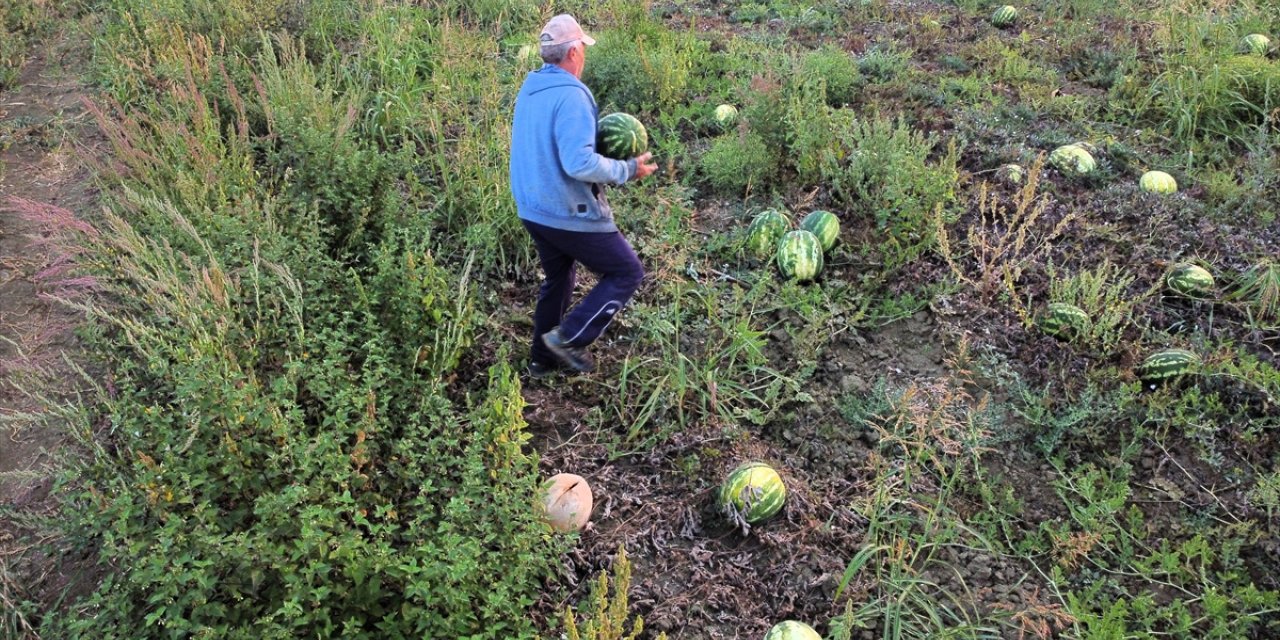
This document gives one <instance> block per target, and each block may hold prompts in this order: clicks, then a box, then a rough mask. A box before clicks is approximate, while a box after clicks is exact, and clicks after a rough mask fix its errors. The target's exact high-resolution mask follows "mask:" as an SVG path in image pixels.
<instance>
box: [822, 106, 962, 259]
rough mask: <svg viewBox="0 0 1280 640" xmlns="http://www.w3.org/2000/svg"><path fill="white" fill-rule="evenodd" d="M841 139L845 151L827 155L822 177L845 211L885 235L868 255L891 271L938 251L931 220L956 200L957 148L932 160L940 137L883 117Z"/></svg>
mask: <svg viewBox="0 0 1280 640" xmlns="http://www.w3.org/2000/svg"><path fill="white" fill-rule="evenodd" d="M835 135H836V136H837V138H836V139H838V140H840V141H841V143H842V146H841V147H840V148H839V149H838V150H837V151H835V152H827V153H824V154H823V156H822V162H821V165H820V169H819V173H820V175H821V176H822V179H823V182H824V183H825V184H827V185H829V188H830V189H831V193H832V197H833V198H834V199H835V201H836V202H837V203H838V204H839V205H840V206H843V207H846V208H847V209H849V210H850V211H851V212H855V213H857V214H860V215H863V216H866V217H868V218H871V219H873V220H875V222H876V225H877V229H878V230H879V231H880V232H881V234H880V237H878V238H876V242H875V243H874V244H875V247H874V248H872V247H867V248H866V250H867V251H868V252H874V253H877V254H879V258H880V259H881V261H882V263H883V265H884V267H885V269H888V270H891V269H894V268H897V267H900V266H902V265H904V264H906V263H908V262H910V261H911V260H914V259H915V258H916V257H918V256H920V255H921V254H922V253H924V252H926V251H928V250H930V249H932V248H933V246H934V242H935V229H934V225H933V224H931V222H932V221H931V220H930V215H931V214H932V213H934V212H935V211H937V212H939V215H941V213H940V212H941V211H943V210H944V207H945V206H946V205H948V204H950V203H951V201H952V200H953V199H954V197H955V192H954V190H955V181H956V163H957V161H958V151H957V150H956V147H955V146H954V144H952V145H949V146H948V148H947V151H946V153H945V154H943V155H942V156H941V157H939V158H937V159H936V160H935V159H932V154H933V151H934V148H935V147H936V146H937V144H938V142H939V140H938V138H937V137H936V136H933V135H926V134H924V133H922V132H920V131H916V130H913V129H912V128H911V127H910V126H908V125H907V124H906V122H904V121H903V120H901V119H898V120H893V119H886V118H880V117H872V118H866V119H859V120H856V121H853V122H850V123H847V124H846V128H845V129H844V130H840V131H836V132H835Z"/></svg>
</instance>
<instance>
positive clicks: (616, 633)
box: [564, 546, 667, 640]
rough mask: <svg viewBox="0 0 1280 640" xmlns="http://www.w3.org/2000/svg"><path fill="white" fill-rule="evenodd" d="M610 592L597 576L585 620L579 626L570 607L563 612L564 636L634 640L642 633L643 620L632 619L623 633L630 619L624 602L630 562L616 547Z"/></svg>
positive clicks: (606, 580) (606, 579) (607, 582)
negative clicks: (628, 629)
mask: <svg viewBox="0 0 1280 640" xmlns="http://www.w3.org/2000/svg"><path fill="white" fill-rule="evenodd" d="M612 583H613V585H612V586H613V589H612V593H611V592H610V588H609V587H610V580H609V575H608V574H607V573H605V572H601V573H600V577H599V579H598V580H597V581H596V582H595V583H594V584H593V585H592V589H591V596H590V598H589V600H590V602H589V604H588V605H587V606H588V612H589V615H588V617H587V618H586V619H585V620H584V621H583V623H582V625H581V626H579V624H578V621H577V618H578V614H577V613H575V612H574V610H573V608H572V607H566V608H565V610H564V627H565V635H566V636H567V637H568V638H569V640H636V638H638V637H640V634H641V632H643V631H644V620H643V619H641V618H636V619H634V620H632V621H631V631H630V632H627V631H626V627H627V619H628V618H629V617H630V612H629V611H628V602H629V600H630V595H629V592H630V590H631V560H630V559H628V558H627V550H626V549H625V548H623V547H621V546H619V547H618V555H617V556H616V557H615V558H614V561H613V581H612ZM666 637H667V634H665V633H662V634H659V635H658V640H665V639H666Z"/></svg>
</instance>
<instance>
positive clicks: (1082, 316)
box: [1040, 302, 1093, 340]
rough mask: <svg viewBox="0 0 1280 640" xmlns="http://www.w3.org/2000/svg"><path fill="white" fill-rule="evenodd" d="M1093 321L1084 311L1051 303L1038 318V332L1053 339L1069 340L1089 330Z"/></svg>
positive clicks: (1061, 303)
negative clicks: (1042, 332)
mask: <svg viewBox="0 0 1280 640" xmlns="http://www.w3.org/2000/svg"><path fill="white" fill-rule="evenodd" d="M1092 323H1093V320H1091V319H1090V318H1089V314H1088V313H1085V311H1084V309H1081V308H1080V307H1077V306H1075V305H1072V304H1066V303H1063V302H1052V303H1050V304H1049V308H1048V309H1047V310H1046V311H1045V314H1044V316H1043V317H1041V318H1040V330H1041V331H1044V332H1045V333H1047V334H1049V335H1051V336H1053V337H1055V338H1063V339H1067V340H1069V339H1071V338H1074V337H1076V336H1079V335H1081V334H1083V333H1084V332H1086V331H1088V330H1089V325H1090V324H1092Z"/></svg>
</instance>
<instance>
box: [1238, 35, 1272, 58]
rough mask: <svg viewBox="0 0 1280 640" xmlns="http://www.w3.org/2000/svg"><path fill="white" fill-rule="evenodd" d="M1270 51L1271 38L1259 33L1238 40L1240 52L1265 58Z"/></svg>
mask: <svg viewBox="0 0 1280 640" xmlns="http://www.w3.org/2000/svg"><path fill="white" fill-rule="evenodd" d="M1270 50H1271V38H1268V37H1267V36H1264V35H1262V34H1261V33H1251V34H1249V35H1247V36H1245V37H1244V38H1242V39H1241V40H1240V51H1242V52H1243V53H1249V54H1252V55H1255V56H1265V55H1267V52H1268V51H1270Z"/></svg>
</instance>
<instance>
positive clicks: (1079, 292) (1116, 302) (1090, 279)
mask: <svg viewBox="0 0 1280 640" xmlns="http://www.w3.org/2000/svg"><path fill="white" fill-rule="evenodd" d="M1047 272H1048V275H1049V301H1050V302H1061V303H1066V304H1070V305H1074V306H1076V307H1079V308H1080V309H1082V310H1083V311H1084V312H1085V313H1087V314H1088V315H1089V325H1088V326H1087V327H1086V328H1084V329H1083V330H1082V331H1081V332H1080V333H1079V334H1078V335H1077V336H1075V339H1076V340H1078V341H1079V342H1081V343H1082V344H1086V345H1089V346H1091V347H1093V348H1095V349H1097V350H1098V351H1099V352H1101V353H1111V352H1112V351H1114V350H1115V349H1116V348H1117V347H1119V346H1120V344H1121V341H1122V340H1123V339H1124V334H1125V329H1126V328H1128V327H1129V326H1131V324H1132V322H1133V319H1134V317H1135V315H1136V312H1137V309H1138V308H1139V307H1141V305H1142V304H1144V303H1145V302H1146V301H1147V300H1149V299H1150V298H1151V297H1153V296H1154V295H1155V293H1156V291H1155V290H1154V288H1151V289H1148V290H1147V291H1145V292H1143V293H1142V294H1139V295H1133V294H1131V293H1130V292H1131V290H1132V289H1133V285H1134V282H1135V280H1136V278H1135V277H1134V276H1133V275H1131V274H1127V273H1125V272H1124V270H1122V269H1121V268H1120V267H1119V266H1117V265H1115V264H1113V263H1112V262H1110V261H1109V260H1103V262H1102V264H1100V265H1098V266H1097V267H1094V268H1091V269H1083V270H1081V271H1079V272H1078V273H1075V274H1072V275H1068V276H1062V275H1060V274H1059V272H1058V271H1057V269H1055V268H1054V267H1053V265H1052V264H1050V265H1049V266H1048V268H1047ZM1157 286H1158V285H1157Z"/></svg>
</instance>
